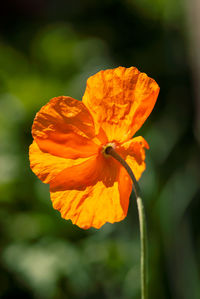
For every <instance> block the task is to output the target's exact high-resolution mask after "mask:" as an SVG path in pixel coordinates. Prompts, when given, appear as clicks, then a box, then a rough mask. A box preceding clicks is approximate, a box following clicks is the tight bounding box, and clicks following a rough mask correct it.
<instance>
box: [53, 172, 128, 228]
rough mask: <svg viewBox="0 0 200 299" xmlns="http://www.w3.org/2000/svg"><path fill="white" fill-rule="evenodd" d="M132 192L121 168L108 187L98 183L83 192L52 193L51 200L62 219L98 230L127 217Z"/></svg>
mask: <svg viewBox="0 0 200 299" xmlns="http://www.w3.org/2000/svg"><path fill="white" fill-rule="evenodd" d="M107 180H108V181H110V180H109V178H107ZM105 181H106V180H105ZM131 190H132V185H131V181H130V178H129V176H128V174H127V173H126V171H125V169H124V168H123V167H120V168H119V171H118V176H117V179H116V180H113V181H112V183H111V181H110V184H109V185H105V182H104V181H103V180H99V181H97V182H96V183H95V184H94V185H91V186H87V187H86V188H85V189H84V190H65V191H63V190H62V191H55V192H51V200H52V202H53V207H54V208H55V209H57V210H59V211H60V212H61V216H62V217H63V218H64V219H71V220H72V222H73V223H74V224H76V225H78V226H79V227H81V228H84V229H87V228H90V227H95V228H100V227H101V226H102V225H103V224H105V223H106V222H110V223H113V222H117V221H120V220H122V219H124V218H125V217H126V214H127V210H128V204H129V196H130V194H131Z"/></svg>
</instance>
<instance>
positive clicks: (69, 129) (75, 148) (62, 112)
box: [32, 96, 99, 159]
mask: <svg viewBox="0 0 200 299" xmlns="http://www.w3.org/2000/svg"><path fill="white" fill-rule="evenodd" d="M32 135H33V138H34V139H35V141H36V142H37V144H38V146H39V148H40V149H41V150H42V151H43V152H46V153H49V154H52V155H55V156H58V157H63V158H70V159H76V158H85V157H89V156H91V155H93V154H95V153H97V152H98V149H99V145H98V144H97V143H96V142H93V140H92V139H93V138H95V139H96V140H97V138H96V136H95V132H94V123H93V119H92V116H91V115H90V113H89V111H88V109H87V108H86V107H85V105H84V104H83V103H82V102H80V101H77V100H75V99H72V98H70V97H64V96H62V97H57V98H53V99H51V100H50V101H49V103H48V104H46V105H45V106H43V107H42V108H41V109H40V111H39V112H38V113H37V114H36V117H35V119H34V122H33V127H32Z"/></svg>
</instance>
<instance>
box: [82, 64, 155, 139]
mask: <svg viewBox="0 0 200 299" xmlns="http://www.w3.org/2000/svg"><path fill="white" fill-rule="evenodd" d="M158 93H159V86H158V84H157V83H156V82H155V81H154V80H153V79H151V78H149V77H148V76H147V75H146V74H144V73H140V72H139V71H138V69H137V68H135V67H131V68H124V67H118V68H116V69H110V70H105V71H100V72H98V73H97V74H95V75H94V76H91V77H90V78H89V79H88V81H87V87H86V90H85V94H84V96H83V103H84V104H85V106H86V107H87V108H88V109H89V111H90V113H91V114H92V116H93V119H94V122H95V129H96V131H98V130H99V128H100V127H102V128H103V130H104V131H105V132H106V134H107V137H108V140H109V141H114V140H115V141H118V142H120V143H121V142H124V141H127V140H128V139H130V138H131V137H132V136H133V135H134V134H135V132H136V131H138V130H139V128H140V127H141V126H142V124H143V123H144V121H145V120H146V119H147V117H148V116H149V114H150V113H151V111H152V109H153V107H154V105H155V102H156V99H157V97H158Z"/></svg>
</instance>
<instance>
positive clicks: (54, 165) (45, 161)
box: [29, 141, 89, 183]
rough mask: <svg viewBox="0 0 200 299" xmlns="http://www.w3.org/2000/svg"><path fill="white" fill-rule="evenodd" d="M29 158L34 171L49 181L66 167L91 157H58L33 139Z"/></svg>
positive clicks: (45, 180) (42, 179)
mask: <svg viewBox="0 0 200 299" xmlns="http://www.w3.org/2000/svg"><path fill="white" fill-rule="evenodd" d="M29 159H30V167H31V169H32V171H33V172H34V173H35V174H36V175H37V176H38V178H39V179H40V180H41V181H43V182H44V183H49V182H50V181H51V180H52V179H54V178H55V177H56V176H57V175H58V174H59V173H60V172H61V171H63V170H64V169H66V168H69V167H71V166H75V165H77V164H81V163H82V162H84V161H86V160H88V159H89V158H79V159H65V158H61V157H56V156H54V155H51V154H49V153H45V152H43V151H41V150H40V148H39V147H38V145H37V143H36V142H35V141H33V143H32V144H31V145H30V148H29Z"/></svg>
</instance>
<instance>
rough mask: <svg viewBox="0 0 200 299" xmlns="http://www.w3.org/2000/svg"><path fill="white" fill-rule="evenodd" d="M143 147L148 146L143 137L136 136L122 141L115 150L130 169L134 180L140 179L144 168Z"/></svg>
mask: <svg viewBox="0 0 200 299" xmlns="http://www.w3.org/2000/svg"><path fill="white" fill-rule="evenodd" d="M145 148H146V149H148V148H149V145H148V143H147V142H146V140H145V139H144V138H143V137H141V136H138V137H135V138H133V139H131V140H129V141H127V142H124V143H123V144H122V145H121V146H120V147H119V149H118V150H117V151H118V152H119V154H120V155H121V156H122V157H123V158H124V159H125V161H126V162H127V163H128V165H129V166H130V168H131V169H132V171H133V173H134V175H135V178H136V180H139V179H140V177H141V175H142V173H143V171H144V170H145V168H146V164H145Z"/></svg>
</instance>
